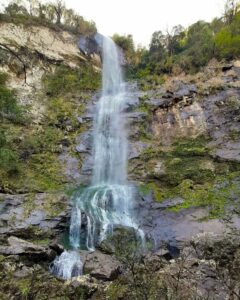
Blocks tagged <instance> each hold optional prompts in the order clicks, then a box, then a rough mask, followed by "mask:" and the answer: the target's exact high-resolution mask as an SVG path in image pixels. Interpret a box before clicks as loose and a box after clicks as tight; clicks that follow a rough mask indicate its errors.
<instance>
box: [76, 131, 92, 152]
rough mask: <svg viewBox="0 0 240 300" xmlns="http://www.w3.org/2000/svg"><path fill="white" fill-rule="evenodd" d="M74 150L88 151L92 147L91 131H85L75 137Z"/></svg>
mask: <svg viewBox="0 0 240 300" xmlns="http://www.w3.org/2000/svg"><path fill="white" fill-rule="evenodd" d="M76 143H77V144H78V145H77V146H76V150H77V152H79V153H89V152H90V151H91V148H92V132H91V131H90V130H89V131H86V132H84V133H82V134H81V135H80V136H78V137H77V138H76Z"/></svg>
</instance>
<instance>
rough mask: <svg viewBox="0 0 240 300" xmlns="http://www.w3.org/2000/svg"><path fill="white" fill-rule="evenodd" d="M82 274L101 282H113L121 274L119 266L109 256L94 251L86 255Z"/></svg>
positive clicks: (114, 259) (115, 260)
mask: <svg viewBox="0 0 240 300" xmlns="http://www.w3.org/2000/svg"><path fill="white" fill-rule="evenodd" d="M83 272H84V273H85V274H90V275H91V276H92V277H95V278H97V279H102V280H114V279H116V278H117V277H118V275H119V274H120V272H121V264H120V263H119V262H118V261H117V259H116V258H114V257H113V256H111V255H107V254H104V253H101V252H100V251H94V252H92V253H90V254H88V255H87V257H86V260H85V263H84V266H83Z"/></svg>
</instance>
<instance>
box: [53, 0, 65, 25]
mask: <svg viewBox="0 0 240 300" xmlns="http://www.w3.org/2000/svg"><path fill="white" fill-rule="evenodd" d="M52 5H53V9H54V11H55V14H56V24H57V25H60V24H61V20H62V16H63V14H64V11H65V9H66V8H65V5H64V3H63V1H62V0H57V1H56V2H55V3H53V4H52Z"/></svg>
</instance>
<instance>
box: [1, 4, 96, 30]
mask: <svg viewBox="0 0 240 300" xmlns="http://www.w3.org/2000/svg"><path fill="white" fill-rule="evenodd" d="M28 4H29V5H26V2H24V1H22V0H13V1H11V2H10V3H9V4H8V5H7V6H6V7H5V9H4V11H3V13H2V14H0V22H11V23H15V24H23V25H25V26H29V25H38V26H39V25H42V26H46V27H49V28H51V29H54V30H59V29H63V30H67V31H70V32H72V33H74V34H82V35H86V36H89V35H93V34H95V33H96V32H97V29H96V25H95V23H94V22H92V21H90V22H89V21H86V20H85V19H84V18H83V17H82V16H80V15H78V14H77V13H76V12H74V11H73V10H72V9H68V8H66V6H65V4H64V3H63V1H61V0H56V1H55V2H47V3H44V4H43V3H41V2H40V1H38V0H29V1H28Z"/></svg>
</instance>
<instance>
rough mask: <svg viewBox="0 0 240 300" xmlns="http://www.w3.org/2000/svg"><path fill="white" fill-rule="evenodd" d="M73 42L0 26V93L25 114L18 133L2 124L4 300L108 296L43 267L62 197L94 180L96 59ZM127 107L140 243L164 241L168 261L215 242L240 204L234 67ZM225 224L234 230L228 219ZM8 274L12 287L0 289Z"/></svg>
mask: <svg viewBox="0 0 240 300" xmlns="http://www.w3.org/2000/svg"><path fill="white" fill-rule="evenodd" d="M77 41H78V37H76V36H74V35H72V34H70V33H69V32H65V31H59V32H57V31H54V30H52V29H50V28H46V27H38V26H31V27H28V28H26V27H24V26H21V25H18V26H17V25H14V24H10V23H0V74H2V73H7V74H8V77H7V81H6V86H4V89H8V91H11V90H12V89H14V90H15V97H16V100H17V102H18V104H19V105H20V107H21V109H22V110H23V114H24V118H23V120H22V121H21V122H13V121H11V119H4V118H3V119H2V121H1V130H2V131H1V133H2V132H3V135H4V136H5V137H6V141H5V145H4V147H5V148H4V151H6V150H8V151H10V150H13V152H10V153H11V155H13V154H14V155H15V156H14V157H15V160H14V163H15V165H14V166H13V168H12V169H10V170H9V169H6V170H5V169H4V168H2V169H1V170H0V191H1V194H0V209H1V210H0V233H1V242H2V244H3V245H4V246H3V247H1V249H0V253H2V256H1V255H0V264H1V267H2V268H3V270H4V272H3V273H2V274H3V275H2V277H1V276H0V280H2V282H3V281H4V282H5V283H4V286H5V288H6V290H7V291H8V293H9V294H8V295H7V296H6V299H9V298H10V296H9V295H11V296H12V295H14V297H15V296H16V297H18V293H23V295H22V296H21V297H24V292H25V290H24V288H25V286H24V284H27V287H28V288H30V289H32V290H34V291H35V293H36V294H37V293H38V286H39V287H40V289H42V290H41V293H42V294H43V295H44V297H48V296H47V295H48V291H49V289H51V297H52V298H51V297H50V298H49V299H56V298H54V297H55V296H56V294H58V295H59V297H63V296H66V294H67V295H69V299H75V298H74V296H72V295H79V297H80V296H81V295H82V294H81V293H82V292H83V290H82V288H83V286H84V289H85V290H84V293H85V292H86V293H87V294H88V293H89V294H88V297H90V296H91V294H92V293H94V292H95V291H96V289H97V288H98V287H99V285H102V288H103V289H105V287H106V286H105V284H102V282H101V281H100V283H99V282H95V279H94V280H93V279H92V278H90V279H89V278H88V277H86V278H85V279H84V280H85V281H84V280H83V282H78V281H75V282H73V283H71V284H69V285H68V284H67V285H66V286H65V285H64V287H63V286H62V283H60V281H58V280H56V279H55V278H53V277H51V276H50V275H49V273H48V263H49V262H50V261H51V260H52V258H53V257H54V256H55V255H56V254H59V253H61V251H62V248H61V246H59V245H56V243H58V242H59V241H60V240H61V241H62V240H64V233H65V232H66V231H67V229H68V219H69V213H70V205H69V203H70V201H69V195H70V194H71V192H72V190H73V189H74V188H76V186H79V185H81V184H84V183H88V182H89V180H90V177H91V174H92V170H93V165H92V154H91V150H92V149H91V146H92V124H93V117H94V114H95V104H96V102H97V100H98V99H99V97H100V93H99V92H98V90H99V87H100V76H99V64H100V58H99V56H98V55H97V54H93V55H92V56H87V55H84V54H81V53H80V51H79V49H78V46H77ZM87 52H88V51H86V53H87ZM90 52H91V51H90ZM146 84H147V83H146ZM0 87H1V82H0ZM127 98H128V105H127V109H126V112H125V113H126V118H127V122H128V126H129V138H130V143H129V144H130V145H129V179H130V180H132V181H134V182H135V183H136V185H138V187H139V195H137V198H138V207H137V208H136V209H137V213H138V216H139V219H140V220H141V223H142V226H143V228H144V229H145V232H146V233H147V234H149V235H152V236H153V237H154V239H155V242H156V245H157V246H159V243H160V241H162V240H165V241H167V243H168V244H169V245H170V247H173V249H175V248H176V247H179V244H178V243H180V244H181V242H183V241H186V240H189V239H191V237H192V236H193V235H195V234H197V233H199V232H201V231H203V230H204V231H214V232H222V231H223V230H224V229H225V227H224V225H222V223H221V222H220V218H222V217H223V216H225V214H226V212H227V213H230V215H231V217H232V214H234V211H232V210H231V208H232V207H234V208H236V206H237V205H238V199H239V195H240V180H239V178H240V164H239V162H240V151H239V148H240V125H239V124H240V122H239V121H240V119H239V112H240V65H239V62H234V63H233V64H232V65H228V66H227V67H226V66H221V65H216V66H215V67H214V68H213V67H208V68H206V69H205V70H204V73H202V74H201V73H200V74H197V75H194V76H180V77H178V78H169V79H168V80H167V81H166V82H165V83H164V84H162V85H161V86H158V87H156V88H155V89H154V90H148V89H147V88H145V90H144V91H140V90H139V88H138V85H137V84H136V83H128V84H127ZM0 147H2V146H1V145H0ZM0 150H1V149H0ZM11 157H12V156H11ZM11 157H10V158H11ZM1 159H2V158H1ZM4 159H5V160H6V161H7V158H6V157H5V158H4ZM7 162H8V161H7ZM0 163H1V164H2V165H3V166H4V164H3V163H2V161H1V160H0ZM200 221H201V222H200ZM233 221H234V222H239V220H238V219H237V218H236V217H235V216H234V218H233ZM120 232H121V231H120ZM122 234H125V233H124V232H122ZM12 236H15V237H18V238H20V239H24V240H28V241H29V242H31V244H28V243H26V242H25V241H22V240H18V239H16V238H13V237H12ZM9 237H10V238H9ZM7 244H9V245H7ZM36 244H37V246H34V245H36ZM29 247H30V248H31V249H30V250H31V251H30V250H29ZM174 247H175V248H174ZM14 248H17V250H14ZM22 249H23V250H22ZM14 251H15V252H14ZM13 254H14V255H15V256H16V257H17V259H19V260H15V258H13V257H12V255H13ZM38 255H40V256H38ZM83 255H85V254H83ZM94 255H95V254H94ZM94 255H93V256H94ZM96 255H97V259H96V261H97V262H98V263H97V264H96V266H91V270H92V273H93V274H95V275H94V276H95V277H97V276H99V278H100V279H101V280H102V278H105V279H106V276H107V278H108V279H109V278H110V277H111V276H110V275H111V274H112V273H113V274H115V273H114V272H115V271H116V270H115V267H116V266H115V265H114V264H113V265H114V266H111V264H110V265H109V260H110V261H111V259H110V258H109V256H108V255H106V256H104V255H103V254H102V253H100V254H99V253H97V254H96ZM167 255H170V254H169V253H168V254H167ZM15 256H14V257H15ZM6 257H7V259H6V261H5V258H6ZM29 257H30V258H31V259H29ZM37 257H39V258H37ZM95 258H96V257H95ZM95 258H94V259H95ZM25 260H26V261H28V264H29V265H27V266H26V265H25ZM89 260H90V258H89ZM105 260H106V262H105ZM86 261H87V259H86ZM102 261H104V265H103V263H102ZM94 262H95V260H94ZM22 263H23V264H24V267H23V265H22ZM9 264H10V265H11V268H12V270H13V271H12V272H13V274H14V275H13V277H11V279H9V280H10V283H11V284H10V285H11V286H10V285H9V286H8V285H7V284H6V281H8V280H5V279H6V278H8V277H7V276H9V275H8V273H7V272H8V268H9ZM31 268H32V269H31ZM94 268H95V269H94ZM111 268H113V269H111ZM117 268H118V267H117ZM35 269H36V274H37V276H38V281H37V286H33V287H32V286H31V284H32V283H31V282H32V281H34V280H33V276H35V275H34V274H35V271H34V272H33V273H34V274H33V275H32V270H35ZM106 273H107V274H108V275H109V274H110V275H109V276H108V275H106ZM96 274H97V275H96ZM99 274H100V275H99ZM101 276H102V277H101ZM16 278H17V279H16ZM43 284H44V287H43ZM12 287H13V288H12ZM79 287H80V288H79ZM1 292H2V291H1V290H0V296H2V295H3V296H2V297H3V299H5V298H4V297H5V295H4V294H3V293H2V294H1ZM29 293H30V294H31V291H30V292H29ZM41 293H40V294H41ZM78 293H79V294H78ZM84 295H85V294H84ZM40 296H41V295H40ZM97 297H99V299H100V296H97ZM102 297H103V299H104V296H102ZM20 299H22V298H20Z"/></svg>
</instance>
